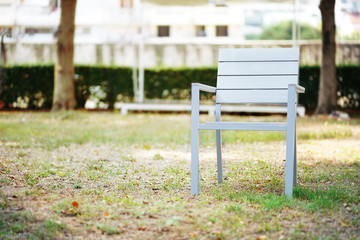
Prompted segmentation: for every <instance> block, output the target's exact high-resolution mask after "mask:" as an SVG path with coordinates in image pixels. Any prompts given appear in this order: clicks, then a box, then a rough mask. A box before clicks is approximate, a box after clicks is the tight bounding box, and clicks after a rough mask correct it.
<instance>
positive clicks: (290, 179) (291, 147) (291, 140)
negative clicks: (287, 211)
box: [285, 85, 296, 198]
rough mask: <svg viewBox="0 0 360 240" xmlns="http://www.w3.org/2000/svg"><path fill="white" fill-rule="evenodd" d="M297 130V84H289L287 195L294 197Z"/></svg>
mask: <svg viewBox="0 0 360 240" xmlns="http://www.w3.org/2000/svg"><path fill="white" fill-rule="evenodd" d="M295 131H296V103H295V86H291V85H289V89H288V111H287V130H286V167H285V195H286V196H288V197H289V198H291V197H292V193H293V187H294V180H295V176H294V173H295V171H296V169H295V168H294V165H295V164H296V162H295V154H294V153H295Z"/></svg>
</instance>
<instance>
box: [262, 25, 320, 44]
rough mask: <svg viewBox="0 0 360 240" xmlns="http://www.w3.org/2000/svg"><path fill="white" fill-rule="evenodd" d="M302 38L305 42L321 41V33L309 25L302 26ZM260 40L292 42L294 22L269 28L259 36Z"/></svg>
mask: <svg viewBox="0 0 360 240" xmlns="http://www.w3.org/2000/svg"><path fill="white" fill-rule="evenodd" d="M300 38H301V39H303V40H312V39H321V31H320V30H319V29H317V28H314V27H312V26H310V25H308V24H301V26H300ZM258 39H260V40H291V39H292V21H285V22H281V23H279V24H277V25H273V26H269V27H267V28H265V29H264V31H263V32H262V33H261V34H260V35H259V37H258Z"/></svg>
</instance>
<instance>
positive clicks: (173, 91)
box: [0, 65, 360, 109]
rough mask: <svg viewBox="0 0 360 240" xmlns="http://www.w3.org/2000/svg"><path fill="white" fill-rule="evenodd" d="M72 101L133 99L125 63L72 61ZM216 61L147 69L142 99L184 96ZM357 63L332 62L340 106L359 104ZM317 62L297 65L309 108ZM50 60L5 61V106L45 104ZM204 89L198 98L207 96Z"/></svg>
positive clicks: (212, 81) (211, 72)
mask: <svg viewBox="0 0 360 240" xmlns="http://www.w3.org/2000/svg"><path fill="white" fill-rule="evenodd" d="M75 72H76V74H77V75H78V77H77V78H76V79H77V80H75V88H76V90H75V91H76V93H75V94H76V100H77V107H78V108H83V107H84V106H85V103H86V101H87V100H88V98H89V97H90V96H93V97H96V98H97V99H98V100H99V101H101V102H104V103H106V104H108V107H109V108H110V109H112V108H113V107H114V104H115V102H116V101H122V102H129V101H132V100H133V97H134V94H133V82H132V69H131V68H128V67H105V66H76V67H75ZM216 72H217V69H216V67H208V68H205V67H203V68H177V69H170V68H169V69H146V70H145V86H144V88H145V89H144V94H145V98H147V99H176V100H184V99H186V100H189V99H190V94H191V93H190V91H191V83H192V82H199V83H203V84H208V85H212V86H215V85H216ZM358 76H360V66H359V65H350V66H337V79H338V83H339V84H338V98H339V101H340V102H341V103H342V107H349V108H357V109H359V108H360V104H359V102H360V97H359V96H360V78H359V77H358ZM319 77H320V68H319V66H301V67H300V74H299V83H300V85H302V86H304V87H305V88H306V92H305V94H300V95H299V103H300V104H302V105H304V106H305V107H306V108H308V109H314V108H315V107H316V103H317V96H318V88H319ZM53 79H54V66H53V65H36V66H8V67H6V68H5V78H4V81H3V83H2V86H0V87H2V90H3V91H2V92H1V91H0V92H1V95H0V101H2V102H3V104H4V105H5V107H6V108H28V109H39V108H43V109H49V108H50V107H51V104H52V94H53V88H54V84H53V82H54V80H53ZM211 96H212V95H211V94H207V93H203V95H201V98H202V99H209V98H211Z"/></svg>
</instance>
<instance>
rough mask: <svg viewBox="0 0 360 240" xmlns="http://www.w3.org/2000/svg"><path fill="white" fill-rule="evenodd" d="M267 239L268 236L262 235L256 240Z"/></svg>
mask: <svg viewBox="0 0 360 240" xmlns="http://www.w3.org/2000/svg"><path fill="white" fill-rule="evenodd" d="M265 239H267V237H266V235H261V236H258V237H257V238H256V240H265Z"/></svg>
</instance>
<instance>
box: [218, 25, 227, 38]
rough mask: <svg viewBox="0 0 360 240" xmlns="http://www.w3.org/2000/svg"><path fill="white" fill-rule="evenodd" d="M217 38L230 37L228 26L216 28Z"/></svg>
mask: <svg viewBox="0 0 360 240" xmlns="http://www.w3.org/2000/svg"><path fill="white" fill-rule="evenodd" d="M216 36H217V37H227V36H228V26H226V25H221V26H216Z"/></svg>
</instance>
